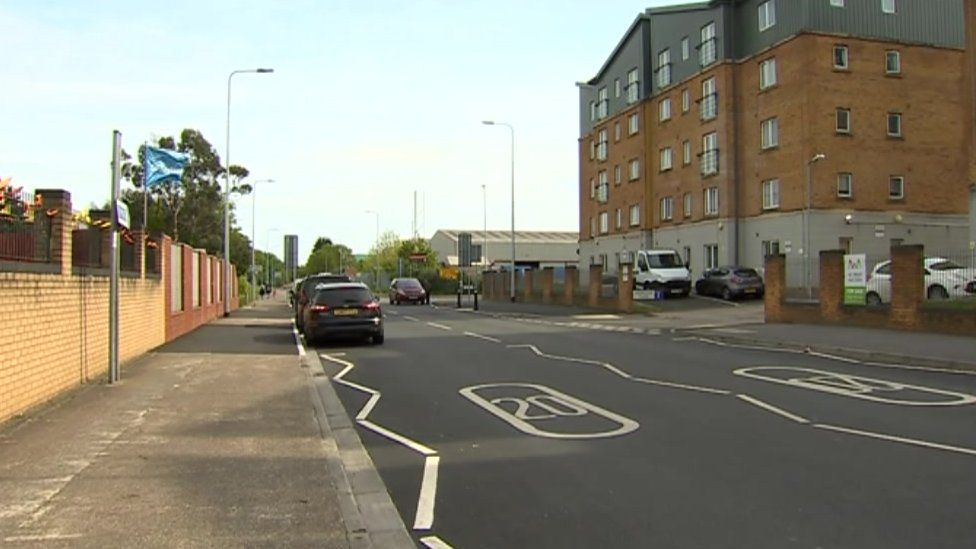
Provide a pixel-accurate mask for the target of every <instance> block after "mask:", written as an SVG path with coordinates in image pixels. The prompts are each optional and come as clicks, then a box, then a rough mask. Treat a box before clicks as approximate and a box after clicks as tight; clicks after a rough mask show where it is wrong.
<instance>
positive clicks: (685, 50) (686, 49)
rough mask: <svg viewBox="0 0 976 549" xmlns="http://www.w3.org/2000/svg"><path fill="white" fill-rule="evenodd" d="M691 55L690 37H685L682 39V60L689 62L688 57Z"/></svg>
mask: <svg viewBox="0 0 976 549" xmlns="http://www.w3.org/2000/svg"><path fill="white" fill-rule="evenodd" d="M690 54H691V51H690V48H689V47H688V37H687V36H685V37H684V38H682V39H681V60H682V61H687V60H688V56H689V55H690Z"/></svg>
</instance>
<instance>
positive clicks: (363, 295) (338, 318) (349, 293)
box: [303, 282, 383, 345]
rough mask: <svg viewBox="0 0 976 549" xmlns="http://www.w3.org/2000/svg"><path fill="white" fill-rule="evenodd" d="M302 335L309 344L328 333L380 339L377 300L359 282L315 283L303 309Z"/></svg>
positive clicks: (381, 340)
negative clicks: (303, 332)
mask: <svg viewBox="0 0 976 549" xmlns="http://www.w3.org/2000/svg"><path fill="white" fill-rule="evenodd" d="M303 314H304V317H305V322H304V325H305V339H306V341H308V342H309V343H310V344H311V343H314V342H317V341H319V340H321V339H325V338H329V337H337V338H338V337H350V338H351V337H357V338H359V337H362V338H367V339H370V340H372V342H373V343H374V344H376V345H379V344H381V343H383V311H382V309H380V300H379V299H377V298H376V297H375V296H373V294H372V292H370V291H369V288H368V287H367V286H366V285H365V284H362V283H359V282H347V283H337V284H319V285H317V286H315V288H314V292H313V293H312V297H311V298H310V299H309V302H308V306H306V307H305V310H304V313H303Z"/></svg>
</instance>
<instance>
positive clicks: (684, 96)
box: [681, 88, 691, 113]
mask: <svg viewBox="0 0 976 549" xmlns="http://www.w3.org/2000/svg"><path fill="white" fill-rule="evenodd" d="M690 109H691V92H690V91H688V88H685V89H683V90H681V112H682V113H686V112H688V111H689V110H690Z"/></svg>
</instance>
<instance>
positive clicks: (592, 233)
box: [590, 217, 596, 236]
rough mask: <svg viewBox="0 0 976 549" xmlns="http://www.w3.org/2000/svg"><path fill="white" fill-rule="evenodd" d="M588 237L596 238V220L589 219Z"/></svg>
mask: <svg viewBox="0 0 976 549" xmlns="http://www.w3.org/2000/svg"><path fill="white" fill-rule="evenodd" d="M590 236H596V219H593V218H592V217H591V218H590Z"/></svg>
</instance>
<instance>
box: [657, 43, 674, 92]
mask: <svg viewBox="0 0 976 549" xmlns="http://www.w3.org/2000/svg"><path fill="white" fill-rule="evenodd" d="M670 85H671V48H667V49H664V50H662V51H661V53H659V54H657V87H659V88H666V87H668V86H670Z"/></svg>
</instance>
